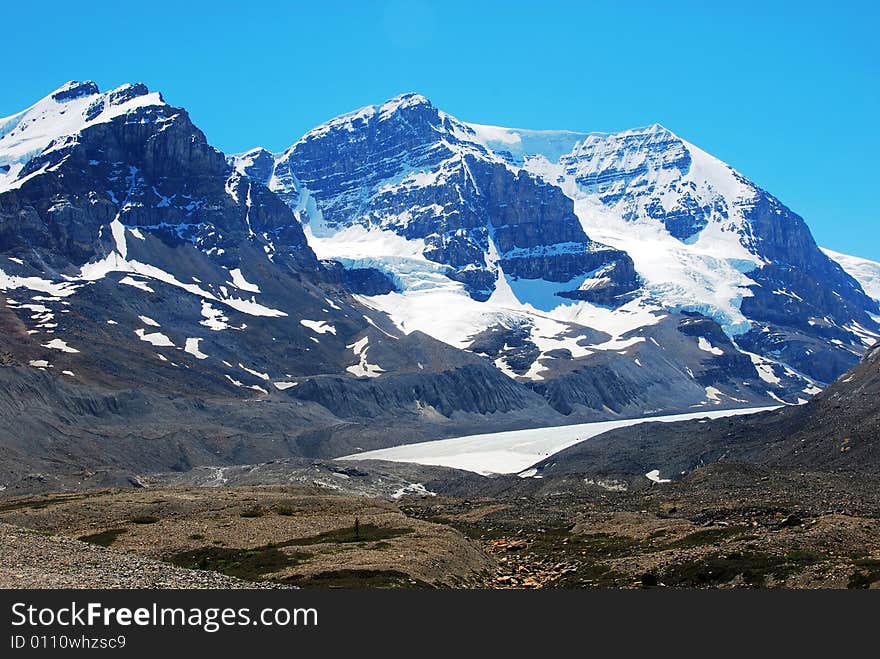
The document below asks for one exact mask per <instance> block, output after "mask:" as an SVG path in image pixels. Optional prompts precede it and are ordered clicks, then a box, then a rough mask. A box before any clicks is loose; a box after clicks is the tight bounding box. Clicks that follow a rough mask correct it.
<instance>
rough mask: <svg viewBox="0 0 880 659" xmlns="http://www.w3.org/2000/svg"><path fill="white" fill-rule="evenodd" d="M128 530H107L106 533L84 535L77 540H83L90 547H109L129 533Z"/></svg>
mask: <svg viewBox="0 0 880 659" xmlns="http://www.w3.org/2000/svg"><path fill="white" fill-rule="evenodd" d="M127 532H128V529H125V528H122V529H107V530H106V531H100V532H98V533H92V534H90V535H84V536H81V537H79V538H77V540H81V541H82V542H88V543H89V544H90V545H100V546H101V547H109V546H110V545H112V544H113V543H114V542H115V541H116V538H118V537H119V536H121V535H122V534H123V533H127Z"/></svg>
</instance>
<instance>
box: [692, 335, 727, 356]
mask: <svg viewBox="0 0 880 659" xmlns="http://www.w3.org/2000/svg"><path fill="white" fill-rule="evenodd" d="M697 345H698V346H699V347H700V350H703V351H705V352H708V353H711V354H713V355H723V354H724V351H723V350H722V349H721V348H716V347H715V346H713V345H712V344H711V343H710V342H709V339H707V338H706V337H705V336H701V337H699V338H698V339H697Z"/></svg>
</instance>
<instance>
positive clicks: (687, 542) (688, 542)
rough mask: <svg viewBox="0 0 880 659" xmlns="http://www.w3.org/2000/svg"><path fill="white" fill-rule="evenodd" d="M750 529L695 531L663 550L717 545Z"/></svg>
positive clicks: (732, 528)
mask: <svg viewBox="0 0 880 659" xmlns="http://www.w3.org/2000/svg"><path fill="white" fill-rule="evenodd" d="M748 530H749V529H748V528H747V527H745V526H719V527H712V528H707V529H700V530H699V531H694V532H693V533H690V534H688V535H686V536H684V537H683V538H679V539H678V540H673V541H672V542H669V543H666V544H665V545H663V546H662V547H661V549H690V548H694V547H703V546H705V545H714V544H716V543H719V542H722V541H724V540H728V539H730V538H735V537H737V536H741V535H743V534H744V533H745V532H746V531H748Z"/></svg>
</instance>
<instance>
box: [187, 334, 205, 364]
mask: <svg viewBox="0 0 880 659" xmlns="http://www.w3.org/2000/svg"><path fill="white" fill-rule="evenodd" d="M200 342H201V339H199V338H193V337H190V338H188V339H187V340H186V345H185V347H184V348H183V350H184V352H188V353H189V354H191V355H192V356H193V357H195V358H196V359H207V358H208V355H206V354H205V353H203V352H202V351H201V350H199V343H200Z"/></svg>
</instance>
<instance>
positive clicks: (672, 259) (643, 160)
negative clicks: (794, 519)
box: [233, 94, 880, 415]
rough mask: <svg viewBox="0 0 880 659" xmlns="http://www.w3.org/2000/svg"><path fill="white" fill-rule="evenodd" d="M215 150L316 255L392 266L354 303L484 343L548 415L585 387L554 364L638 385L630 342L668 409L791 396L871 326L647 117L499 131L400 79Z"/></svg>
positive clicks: (472, 343) (755, 197) (847, 358)
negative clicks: (591, 127) (682, 324)
mask: <svg viewBox="0 0 880 659" xmlns="http://www.w3.org/2000/svg"><path fill="white" fill-rule="evenodd" d="M273 161H274V162H273ZM233 162H235V163H236V166H237V167H239V169H243V170H248V171H251V172H253V173H254V174H255V175H258V176H260V177H261V180H263V181H265V182H266V183H267V185H268V186H269V187H270V188H271V189H273V190H274V191H276V192H277V193H278V194H279V195H280V196H281V197H282V198H283V199H284V200H285V202H287V203H288V205H289V206H290V207H291V208H292V209H293V210H294V212H295V213H296V214H297V216H298V217H299V218H300V220H301V221H302V222H303V223H304V226H305V227H306V232H307V235H308V236H309V242H310V244H311V245H312V246H313V248H314V249H315V250H316V251H317V252H318V254H319V255H320V256H321V257H322V258H327V259H337V260H338V261H340V262H341V263H343V264H344V265H346V266H348V267H349V268H369V269H378V270H380V271H382V272H384V273H385V274H386V275H387V277H388V278H389V279H390V280H392V281H393V282H394V285H395V289H396V290H379V291H376V292H373V293H370V292H365V295H366V297H365V298H364V301H365V302H366V303H368V304H370V305H372V306H374V307H376V308H377V309H382V310H384V311H386V312H388V313H389V314H390V315H391V317H392V319H393V320H394V321H395V323H396V324H398V325H399V326H400V327H401V328H402V329H404V330H405V331H412V330H414V329H419V330H422V331H424V332H426V333H428V334H430V335H432V336H434V337H436V338H438V339H440V340H443V341H445V342H447V343H450V344H451V345H455V346H457V347H460V348H465V349H467V350H470V351H472V352H476V353H478V354H483V355H486V356H489V357H491V358H492V359H493V361H494V362H495V364H496V365H497V366H498V367H499V368H501V369H502V370H504V371H505V372H506V373H507V374H508V375H509V376H511V377H513V378H515V379H517V380H518V381H520V382H523V383H526V384H528V385H529V386H531V387H532V388H534V389H535V390H537V391H539V392H542V393H544V394H545V395H546V396H547V398H548V401H550V402H551V404H553V405H554V407H555V408H556V409H557V410H558V411H560V412H562V413H564V414H571V411H572V406H571V405H569V404H567V403H565V402H559V403H558V404H557V402H558V401H559V400H560V395H561V397H562V398H567V399H579V400H581V401H583V400H585V397H584V390H583V387H584V386H585V385H584V383H583V378H580V377H578V378H574V379H573V378H572V376H571V373H572V372H584V371H587V370H589V371H592V370H595V369H596V368H597V367H598V368H600V369H602V368H604V369H606V371H610V373H611V375H610V377H611V379H612V380H614V381H615V383H611V382H610V381H609V379H608V378H609V376H607V375H606V376H602V375H599V376H598V377H599V378H600V380H602V384H603V387H605V388H610V389H611V390H614V389H620V390H621V391H625V390H627V389H630V390H639V389H641V388H642V387H643V384H644V383H643V382H642V381H641V380H642V379H641V378H639V377H638V376H635V377H634V376H633V375H632V371H633V363H634V355H633V354H632V352H631V351H627V349H628V348H629V347H631V346H632V345H634V344H636V343H641V342H643V341H644V342H651V341H654V342H656V343H657V344H659V348H660V349H661V350H663V351H664V356H665V357H666V358H667V359H668V360H669V362H670V363H672V364H674V367H675V372H665V371H662V370H661V371H659V372H656V381H657V382H658V383H662V386H663V387H664V388H666V389H668V390H670V391H675V392H676V394H675V395H674V396H672V395H671V396H670V397H669V398H671V399H674V400H666V401H664V402H662V403H660V404H658V407H662V408H664V409H672V408H675V409H685V408H688V407H691V406H694V405H718V404H728V405H730V404H734V405H735V404H741V401H746V400H748V401H749V402H751V401H754V400H756V399H759V400H763V401H770V400H773V401H777V402H778V401H786V402H792V403H793V402H799V401H803V400H806V399H807V398H808V397H809V396H810V395H812V394H813V393H815V392H816V391H818V388H820V387H821V386H823V384H824V383H826V382H829V381H831V380H833V379H834V378H835V377H837V375H839V374H840V373H841V372H843V371H844V370H846V369H847V368H849V367H850V366H852V365H853V364H854V363H855V362H857V361H858V359H859V357H860V355H861V354H863V352H864V350H865V347H866V345H870V344H871V343H872V342H873V341H874V340H876V337H877V336H878V331H880V327H878V325H877V314H878V311H880V309H878V306H877V301H876V300H875V299H872V298H871V297H869V296H868V295H866V294H865V292H864V291H863V290H862V288H861V286H860V284H859V282H857V281H856V280H855V279H853V277H852V276H850V274H848V272H847V271H845V270H844V269H843V268H841V266H840V265H839V264H838V263H837V262H835V261H833V260H831V259H830V258H829V257H828V256H826V254H825V253H823V252H822V251H821V250H820V249H819V248H818V247H817V246H816V244H815V242H814V240H813V238H812V236H811V235H810V232H809V229H808V228H807V226H806V224H805V223H804V221H803V219H802V218H800V217H799V216H797V215H796V214H795V213H793V212H792V211H791V210H789V209H788V208H787V207H785V206H784V205H783V204H782V203H781V202H779V201H778V200H776V199H775V198H773V197H772V196H771V195H769V194H768V193H767V192H765V191H764V190H762V189H760V188H759V187H758V186H756V185H755V184H753V183H752V182H750V181H748V179H746V178H745V177H744V176H742V175H741V174H740V173H739V172H736V171H735V170H733V169H731V168H730V167H728V166H727V165H725V164H724V163H722V162H720V161H718V160H717V159H715V158H713V157H712V156H710V155H709V154H707V153H705V152H703V151H702V150H700V149H698V148H697V147H695V146H694V145H692V144H690V143H688V142H687V141H685V140H683V139H681V138H680V137H678V136H677V135H675V134H674V133H672V132H671V131H669V130H667V129H666V128H664V127H662V126H659V125H654V126H651V127H648V128H644V129H636V130H631V131H624V132H622V133H616V134H580V133H571V132H564V131H529V130H520V129H507V128H499V127H495V126H485V125H477V124H467V123H465V122H462V121H460V120H458V119H457V118H455V117H452V116H451V115H448V114H447V113H445V112H443V111H441V110H439V109H437V108H436V107H434V106H433V105H432V104H431V103H430V101H428V100H427V99H426V98H424V97H423V96H420V95H418V94H405V95H403V96H400V97H397V98H394V99H391V100H389V101H387V102H385V103H383V104H381V105H376V106H367V107H364V108H362V109H360V110H357V111H355V112H352V113H349V114H346V115H342V116H340V117H337V118H335V119H333V120H331V121H329V122H327V123H325V124H322V125H320V126H318V127H316V128H314V129H312V130H311V131H309V132H308V133H307V134H306V135H305V136H303V137H302V138H301V139H300V140H298V141H297V142H296V143H295V144H293V145H292V146H291V147H290V148H289V149H287V150H286V151H285V152H283V153H281V154H277V155H275V156H274V158H273V156H272V154H270V153H268V152H267V151H265V150H261V149H256V150H254V151H251V152H249V153H247V154H243V155H242V156H239V157H236V158H234V159H233ZM862 279H864V278H862ZM439 310H443V312H442V315H443V318H442V320H439V322H438V317H437V316H438V311H439ZM683 312H686V313H690V314H693V313H697V314H700V315H702V316H704V317H705V318H706V319H707V320H708V321H709V324H715V325H717V327H716V328H715V329H708V325H706V327H707V332H709V333H711V334H712V335H714V336H718V335H720V334H723V335H725V338H724V339H723V342H726V343H728V344H729V345H730V351H732V353H737V354H738V357H737V359H736V362H737V364H739V366H736V367H733V368H731V369H728V370H725V369H723V368H718V364H715V365H713V366H708V367H707V366H706V365H705V364H704V361H705V360H704V359H701V358H700V357H704V355H699V353H694V351H689V350H687V349H685V350H679V349H678V348H679V346H680V343H681V342H680V341H679V340H678V339H677V337H672V339H671V340H669V339H670V335H669V334H668V333H665V335H664V336H657V335H654V334H655V331H656V333H658V334H659V333H663V332H662V330H661V329H656V328H655V326H656V325H658V323H660V321H661V319H663V318H667V317H670V316H671V317H672V318H675V319H678V320H683V319H682V318H681V316H680V314H682V313H683ZM718 329H720V330H721V331H720V332H719V331H718ZM690 336H692V338H693V339H694V342H695V343H696V344H697V345H698V346H704V347H705V346H706V345H707V342H708V337H707V336H702V337H701V336H696V335H690ZM572 338H575V341H572V340H571V339H572ZM663 339H667V342H666V343H664V342H663ZM719 341H722V340H721V339H719ZM712 345H714V344H712ZM695 354H696V355H697V357H696V358H695V356H694V355H695ZM710 354H714V349H713V348H710ZM716 356H717V355H716ZM635 359H636V360H638V361H639V362H641V361H643V360H641V358H638V357H637V358H635ZM746 359H748V360H749V361H751V366H748V365H747V364H745V363H744V360H746ZM597 362H598V364H597ZM698 371H703V372H706V371H708V372H711V373H714V374H715V377H707V376H706V375H705V374H704V375H701V376H695V375H693V374H695V373H696V372H698ZM700 384H702V386H698V385H700ZM548 391H552V392H556V393H552V394H547V392H548ZM558 392H561V394H560V393H558ZM586 398H587V399H589V401H588V402H587V403H586V405H585V406H584V407H585V408H586V409H588V410H591V411H592V412H593V413H594V414H599V415H601V414H607V412H608V410H611V412H612V413H620V412H621V411H622V410H623V409H626V402H627V395H626V394H625V393H623V397H622V398H621V397H618V396H616V395H615V394H611V395H610V398H611V399H613V401H612V403H613V404H612V405H610V406H607V408H606V407H605V406H603V405H597V402H598V401H597V399H596V397H595V396H593V397H590V396H587V397H586Z"/></svg>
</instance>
